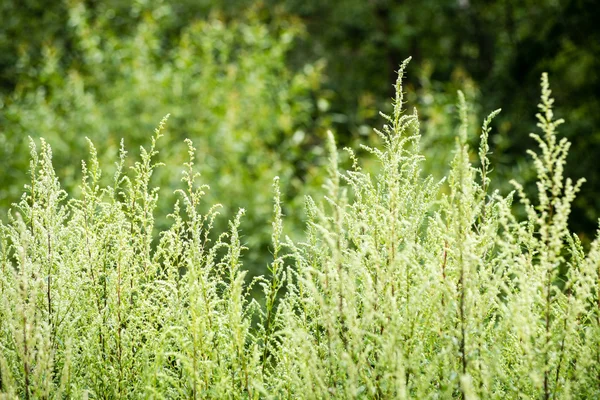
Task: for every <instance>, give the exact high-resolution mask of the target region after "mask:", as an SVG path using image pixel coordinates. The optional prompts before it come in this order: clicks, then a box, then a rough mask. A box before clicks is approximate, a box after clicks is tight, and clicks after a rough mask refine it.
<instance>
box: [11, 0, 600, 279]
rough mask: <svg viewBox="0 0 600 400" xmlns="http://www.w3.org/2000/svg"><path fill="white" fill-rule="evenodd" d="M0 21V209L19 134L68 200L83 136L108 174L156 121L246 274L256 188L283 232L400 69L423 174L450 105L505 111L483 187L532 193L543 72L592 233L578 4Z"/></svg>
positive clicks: (310, 3)
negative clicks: (190, 155)
mask: <svg viewBox="0 0 600 400" xmlns="http://www.w3.org/2000/svg"><path fill="white" fill-rule="evenodd" d="M0 13H1V15H3V20H2V22H3V23H2V24H0V96H1V97H0V110H1V113H0V169H1V171H2V184H3V189H2V191H1V192H0V205H1V206H2V207H3V208H4V207H7V206H8V205H9V204H10V203H11V202H13V201H15V200H16V198H17V197H18V196H19V193H20V191H21V188H22V184H23V182H25V179H26V170H27V151H26V147H25V145H26V140H27V139H26V137H27V136H28V135H31V136H34V137H37V136H44V137H46V138H47V139H48V141H49V142H50V143H51V144H52V146H53V148H54V151H55V160H56V162H55V164H56V165H57V167H58V169H59V174H60V175H61V176H62V177H63V179H64V182H66V184H67V186H69V187H76V185H77V183H76V182H77V179H78V178H77V176H78V172H77V170H78V165H79V164H78V163H79V160H80V159H82V158H85V154H86V148H85V140H84V138H85V137H86V136H87V137H89V138H90V139H92V140H93V141H94V142H95V143H96V144H97V145H98V147H99V149H101V151H102V154H101V156H102V158H103V159H104V160H105V161H106V162H105V164H107V163H108V164H110V163H112V162H113V160H114V159H115V154H116V152H117V150H118V146H119V140H120V138H121V137H124V138H125V143H126V145H127V147H128V148H129V149H134V148H135V147H136V146H139V145H141V144H145V143H146V141H147V138H148V136H149V135H150V133H151V132H152V129H153V128H154V126H155V125H156V124H157V123H158V121H159V120H160V118H161V117H162V116H163V115H164V114H166V113H171V115H172V116H171V119H170V121H169V123H168V128H169V136H168V138H166V139H167V140H165V141H164V142H163V148H162V149H161V151H162V155H161V157H163V159H165V158H168V159H169V160H170V162H169V165H174V164H176V162H173V160H181V162H183V160H184V159H185V150H184V148H183V146H182V139H183V138H185V137H190V138H192V139H193V140H194V142H195V144H196V147H197V148H198V150H199V158H200V159H199V164H200V165H201V166H202V171H203V174H204V181H205V182H207V183H209V184H210V185H211V187H212V189H211V191H209V192H208V193H209V197H208V199H207V203H211V202H213V201H217V202H221V203H223V204H224V206H225V211H226V212H227V213H228V214H229V215H231V211H232V210H233V209H235V208H237V207H240V206H243V207H246V208H247V209H248V210H249V212H248V213H247V218H246V222H245V225H244V226H243V227H242V229H243V232H244V233H245V234H246V238H247V241H248V242H249V243H248V244H249V245H250V246H252V247H253V248H254V249H257V248H259V249H262V251H261V252H260V253H259V254H260V256H258V257H257V258H256V259H252V260H249V262H250V263H252V264H253V265H252V266H253V267H254V268H261V267H262V266H264V265H266V259H267V258H268V256H269V253H268V249H267V247H266V243H268V234H267V230H266V228H268V220H269V218H270V217H269V215H270V208H271V206H270V182H271V179H272V177H273V176H274V175H280V176H281V177H282V179H281V182H282V183H283V184H284V185H286V187H284V188H283V190H284V193H285V195H286V197H287V198H288V200H290V201H289V202H288V203H287V204H289V207H290V210H289V211H291V210H292V209H293V210H294V212H288V214H290V217H292V220H291V221H289V224H291V226H292V229H291V231H292V233H293V232H294V227H298V226H300V225H299V224H297V223H296V222H295V221H294V220H293V218H299V215H300V214H301V213H300V212H299V210H301V207H302V196H301V195H302V193H303V191H304V190H310V187H311V185H312V186H314V185H319V184H320V181H319V176H318V175H319V174H318V172H317V171H316V169H317V168H318V167H316V166H315V165H317V164H318V163H316V160H317V159H318V155H319V148H320V146H318V145H319V144H320V141H321V137H322V136H323V131H324V129H326V128H329V127H331V128H332V129H333V130H334V131H335V132H336V133H337V135H338V137H339V138H340V141H341V144H342V145H345V144H351V143H352V142H354V141H356V140H360V141H361V142H365V141H369V140H374V139H373V135H371V129H370V127H371V126H377V125H379V124H380V122H381V121H380V118H379V116H378V111H379V110H383V111H389V110H388V107H389V106H388V104H389V98H390V97H391V96H392V94H393V88H392V83H393V82H394V79H395V78H394V74H395V70H396V69H397V68H398V65H399V63H400V62H401V60H403V59H404V58H406V57H407V56H413V59H414V61H413V63H412V64H411V65H413V67H411V69H412V71H411V74H409V76H408V83H407V85H406V90H407V93H408V95H409V101H410V102H412V104H415V105H420V106H421V107H420V109H421V110H424V111H425V114H424V115H422V116H421V118H422V119H423V124H422V126H423V131H424V146H425V147H426V149H427V151H428V152H429V153H428V154H429V161H428V167H429V170H430V172H432V173H434V174H435V175H437V176H441V175H443V174H445V172H446V170H447V165H448V162H449V160H450V159H451V157H452V154H450V153H451V150H450V149H451V148H452V145H451V144H452V143H453V136H454V134H455V131H453V129H452V126H456V125H457V122H458V121H448V120H447V118H448V117H447V115H448V110H451V109H452V108H454V104H455V103H456V95H455V93H456V89H462V90H464V91H465V92H466V94H467V97H468V98H469V99H470V103H471V104H473V105H474V106H473V107H472V109H471V111H472V118H473V121H474V122H475V121H480V120H481V119H482V118H483V116H484V114H487V113H488V112H489V111H491V110H493V109H496V108H499V107H502V108H503V112H502V114H501V115H500V116H499V118H497V119H496V121H497V122H496V123H495V126H494V128H495V130H494V131H493V134H492V137H491V145H492V151H493V155H492V157H491V158H492V162H493V163H494V165H495V172H494V173H496V174H498V175H500V177H499V178H501V179H495V180H494V181H495V182H504V181H508V180H507V179H503V178H506V177H509V176H515V175H519V176H521V177H522V178H527V177H528V176H529V177H532V174H531V171H529V170H528V169H527V167H526V163H525V162H524V157H525V152H524V150H523V149H524V148H526V146H528V145H529V144H530V139H529V137H528V133H529V132H531V131H534V130H536V128H535V118H534V113H535V112H536V110H535V108H533V107H531V104H532V103H531V102H532V101H533V100H534V99H536V98H537V95H538V87H539V77H540V75H541V72H542V71H548V72H549V73H550V77H551V81H552V87H553V89H554V94H555V97H556V98H557V99H558V104H557V113H558V116H559V117H564V118H565V119H566V120H567V124H565V125H563V126H562V127H561V128H562V129H561V130H562V132H563V133H565V134H566V136H568V137H569V139H570V140H571V141H572V142H573V149H572V151H571V153H570V154H571V155H570V157H571V158H573V159H576V160H577V162H574V163H573V162H571V163H570V164H569V165H570V167H569V168H570V169H569V170H568V171H567V173H568V174H570V175H572V176H575V177H579V176H585V177H586V178H587V179H588V183H587V184H586V185H585V186H584V190H583V193H582V195H581V196H580V197H579V198H578V200H577V204H576V207H575V210H574V213H573V218H572V220H573V228H574V229H575V230H576V231H578V232H581V233H582V234H583V235H585V234H590V233H593V231H594V230H595V229H596V225H597V223H596V221H597V219H598V217H600V198H598V196H594V193H597V192H598V191H600V170H599V169H598V168H596V162H595V159H594V154H595V153H596V152H599V151H600V113H598V112H597V110H598V106H599V105H600V104H599V102H600V98H599V93H600V77H599V72H598V71H599V67H600V29H599V28H598V26H597V22H596V21H597V19H598V17H599V16H600V12H599V6H598V4H597V2H596V1H594V0H562V1H561V0H543V1H533V0H525V1H515V0H492V1H473V0H418V1H417V0H403V1H392V0H336V1H323V0H284V1H275V0H263V1H252V0H199V1H196V0H182V1H177V2H175V1H168V0H159V1H149V0H135V1H132V2H122V1H118V0H103V1H92V0H86V1H83V0H64V1H53V2H48V1H42V0H23V1H19V2H17V1H3V2H0ZM415 61H416V62H415ZM475 105H476V106H475ZM472 126H473V127H476V126H478V124H477V123H474V124H472ZM473 130H475V129H474V128H473ZM475 134H476V132H472V136H473V137H475ZM445 143H447V144H448V146H444V144H445ZM434 144H435V146H434ZM131 158H133V157H131ZM155 179H156V181H157V183H158V184H159V185H160V186H161V187H163V188H165V190H163V192H164V193H165V194H168V193H171V192H172V189H173V187H174V185H175V184H176V182H177V181H178V179H179V172H178V171H172V170H167V169H166V168H164V169H162V173H161V174H159V175H158V176H156V177H155ZM306 182H308V183H309V184H308V185H305V183H306ZM500 189H502V190H504V191H507V190H509V189H510V188H508V187H502V188H500ZM163 197H165V196H163ZM166 197H167V198H166V201H169V200H170V199H168V196H166ZM161 204H162V205H161V207H164V204H167V202H165V203H161ZM163 211H164V210H163ZM163 213H164V212H161V214H163ZM164 214H166V213H164ZM288 220H289V218H288ZM159 223H160V221H159ZM297 229H299V228H297ZM253 254H256V253H254V252H253Z"/></svg>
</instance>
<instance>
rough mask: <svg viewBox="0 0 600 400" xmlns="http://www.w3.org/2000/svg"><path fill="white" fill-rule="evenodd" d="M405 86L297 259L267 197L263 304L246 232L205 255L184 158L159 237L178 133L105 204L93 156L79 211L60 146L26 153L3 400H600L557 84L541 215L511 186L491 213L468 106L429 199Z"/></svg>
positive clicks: (318, 211) (598, 277) (595, 254)
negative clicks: (162, 190) (159, 177)
mask: <svg viewBox="0 0 600 400" xmlns="http://www.w3.org/2000/svg"><path fill="white" fill-rule="evenodd" d="M407 65H408V60H407V61H405V62H404V63H403V64H402V65H401V67H400V71H399V74H398V80H397V82H396V85H395V89H396V97H395V99H394V103H393V112H392V113H391V114H390V115H386V114H382V117H383V118H384V120H385V124H384V125H383V128H382V129H381V130H376V131H375V133H376V134H377V135H378V137H379V139H380V141H381V144H382V145H381V147H366V146H365V147H363V150H365V151H366V152H368V153H370V154H371V155H372V157H373V159H374V160H376V162H377V163H378V169H376V171H367V170H365V169H363V167H362V166H361V161H360V160H359V158H358V157H357V156H356V155H355V152H354V151H353V150H352V149H345V150H346V152H347V153H348V159H349V160H350V161H351V164H352V165H351V167H350V168H349V169H347V170H345V171H344V170H342V168H341V161H340V157H339V152H338V150H337V148H336V144H335V139H334V137H333V135H332V134H329V137H328V142H327V149H328V153H329V163H328V165H327V167H326V176H327V179H326V184H325V185H324V188H323V191H324V192H323V195H322V196H321V197H320V198H312V197H307V198H306V216H307V221H306V230H305V237H304V239H303V240H301V241H293V240H292V239H290V238H288V237H287V236H285V234H284V232H285V230H284V215H283V209H284V208H283V204H284V202H285V199H282V196H281V193H280V180H279V178H275V179H274V182H273V187H274V211H273V223H272V244H271V246H272V247H271V251H272V255H273V260H272V262H271V264H270V266H269V268H268V270H269V273H268V274H267V275H266V276H263V277H258V278H256V279H255V280H254V281H253V282H252V285H247V284H246V280H245V276H246V270H245V269H244V266H243V261H242V260H243V256H244V253H245V252H248V251H252V249H247V248H246V247H245V246H244V241H245V239H244V237H243V235H241V233H240V224H241V221H242V218H243V217H244V213H245V211H244V210H239V211H238V212H237V214H235V216H234V217H233V219H232V220H231V221H230V222H229V225H228V226H229V229H228V230H227V231H225V232H222V233H217V234H216V235H214V234H213V233H212V231H213V230H214V226H215V221H216V220H217V218H220V217H219V215H218V214H219V206H218V205H215V206H213V207H212V208H207V207H205V205H204V204H203V198H204V196H205V194H206V191H207V190H208V187H207V186H206V185H202V184H200V183H199V179H200V176H199V174H198V173H197V170H196V166H195V158H196V149H195V148H194V146H193V144H192V142H191V141H189V140H187V141H186V144H187V147H188V155H189V160H188V162H187V163H185V165H184V167H185V168H184V171H183V179H182V181H183V185H182V188H181V189H178V190H177V191H176V194H177V196H178V200H177V202H176V203H175V204H174V205H173V210H172V212H171V213H170V215H169V216H168V217H169V218H170V220H171V225H170V227H169V228H168V229H165V230H163V231H161V232H156V228H155V223H154V218H155V216H154V210H155V209H156V205H157V199H158V191H157V189H156V188H155V187H153V185H152V176H153V174H154V171H155V170H156V168H160V164H159V163H157V162H156V156H157V152H158V150H157V149H158V146H157V143H159V141H160V140H161V136H162V135H163V131H164V129H166V118H165V119H164V120H163V121H162V122H161V123H160V125H159V128H157V129H156V131H155V133H154V135H153V137H152V138H151V144H150V147H149V148H148V149H142V150H141V152H140V154H141V155H140V160H139V161H137V162H135V163H134V164H133V166H132V167H131V168H129V169H128V168H127V165H128V163H129V161H128V160H127V152H126V151H125V149H124V147H123V146H121V151H120V156H119V160H118V161H117V163H116V167H115V171H116V172H115V174H114V177H113V179H112V184H111V185H108V186H102V185H101V182H104V181H105V180H103V179H101V176H102V170H101V167H100V163H99V162H98V157H97V151H96V149H95V147H94V146H93V144H92V143H91V142H90V143H89V147H90V156H89V160H88V161H87V162H84V163H83V164H82V171H83V174H82V175H83V176H82V180H81V185H80V194H79V195H78V196H77V197H76V198H73V197H69V196H68V195H67V194H66V192H65V191H64V190H62V189H61V186H60V184H59V181H58V179H57V177H56V175H55V173H54V169H53V166H52V151H51V149H50V146H49V145H48V144H47V143H46V142H44V141H43V140H42V141H41V148H40V149H39V150H38V148H37V145H36V143H35V142H34V141H31V144H30V148H31V162H30V171H29V172H30V182H29V183H28V185H27V186H26V190H25V193H24V195H23V197H22V198H21V201H20V202H19V203H18V204H15V205H14V207H13V209H12V210H11V211H10V213H9V220H8V222H7V223H6V224H3V225H2V226H1V227H0V232H1V234H0V245H1V247H0V251H1V252H0V272H1V274H0V298H1V302H0V394H1V396H3V397H4V398H25V399H32V398H63V397H67V398H82V397H87V398H194V399H196V398H246V399H257V398H309V399H312V398H314V399H326V398H332V399H333V398H379V399H381V398H416V399H421V398H464V399H476V398H497V399H504V398H544V399H550V398H569V397H574V398H595V397H598V396H600V350H599V349H600V339H599V338H600V300H599V297H598V293H599V289H600V269H599V268H598V265H600V240H599V239H596V241H594V242H593V244H592V246H591V249H590V251H589V252H587V253H586V252H585V251H584V250H583V248H582V245H581V244H580V243H579V240H578V238H577V236H575V235H574V234H572V233H571V232H570V231H569V228H568V224H567V221H568V216H569V213H570V206H571V204H572V202H573V200H574V198H575V196H576V194H577V192H578V190H579V188H580V185H581V184H582V182H583V181H578V182H576V183H574V182H572V181H571V180H570V179H565V178H564V165H565V160H566V156H567V153H568V149H569V142H568V141H567V140H566V139H564V138H563V139H559V138H558V136H557V132H556V128H557V127H558V126H559V125H560V124H561V123H562V120H555V119H554V115H553V111H552V107H553V101H554V100H553V99H552V98H551V92H550V89H549V84H548V78H547V76H546V75H543V76H542V101H541V104H540V105H539V108H540V113H539V114H538V119H539V127H540V128H541V130H542V134H541V135H539V134H532V137H533V138H534V139H535V140H536V141H537V143H538V145H539V148H540V152H539V153H535V152H530V154H531V156H532V158H533V162H534V167H535V169H536V171H537V177H538V181H537V193H538V196H537V199H531V198H529V197H528V196H527V195H526V194H525V190H524V189H523V187H522V186H521V185H520V184H519V183H518V182H517V181H514V182H513V184H514V186H515V191H513V192H512V193H510V194H508V195H507V196H502V195H501V194H500V193H498V192H490V188H491V187H492V185H491V183H490V182H491V181H490V179H491V178H490V172H491V166H490V162H489V161H488V158H487V157H488V154H489V151H490V148H489V144H488V136H489V133H490V130H491V123H492V119H493V118H494V117H495V116H496V115H497V114H498V113H499V112H500V110H496V111H494V112H492V113H491V114H490V115H489V117H488V118H486V119H485V121H484V122H483V125H482V127H481V134H480V145H479V148H478V149H476V150H475V151H474V153H475V155H477V156H478V159H479V160H478V161H477V162H476V163H475V164H473V163H472V161H471V158H472V153H473V150H472V149H471V148H470V147H469V145H468V142H469V141H468V135H469V130H470V127H469V125H468V106H467V102H466V99H465V97H464V96H463V95H462V93H459V96H458V99H459V100H458V110H459V122H460V124H459V129H458V135H457V136H456V139H455V148H454V159H453V161H452V164H451V166H450V172H449V174H448V178H447V184H448V186H447V187H448V188H449V189H445V188H443V181H436V180H434V178H432V177H423V173H422V163H423V160H424V156H423V155H422V154H421V152H420V148H419V143H420V127H419V119H418V114H417V111H416V110H414V111H412V112H407V111H406V110H405V109H404V96H403V92H402V78H403V74H404V72H405V69H406V67H407ZM515 195H516V196H517V198H518V199H519V201H520V203H521V204H522V205H523V207H524V209H525V211H526V213H525V215H526V216H525V219H523V220H521V219H519V218H518V217H517V216H516V215H515V214H514V213H513V211H512V203H513V198H514V197H515ZM202 210H208V211H206V212H204V213H203V212H202ZM215 238H216V239H215ZM253 285H257V286H258V287H261V288H262V290H263V292H264V302H262V303H259V302H258V301H256V300H254V299H252V298H251V297H250V290H251V288H252V286H253Z"/></svg>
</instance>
